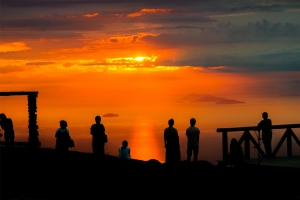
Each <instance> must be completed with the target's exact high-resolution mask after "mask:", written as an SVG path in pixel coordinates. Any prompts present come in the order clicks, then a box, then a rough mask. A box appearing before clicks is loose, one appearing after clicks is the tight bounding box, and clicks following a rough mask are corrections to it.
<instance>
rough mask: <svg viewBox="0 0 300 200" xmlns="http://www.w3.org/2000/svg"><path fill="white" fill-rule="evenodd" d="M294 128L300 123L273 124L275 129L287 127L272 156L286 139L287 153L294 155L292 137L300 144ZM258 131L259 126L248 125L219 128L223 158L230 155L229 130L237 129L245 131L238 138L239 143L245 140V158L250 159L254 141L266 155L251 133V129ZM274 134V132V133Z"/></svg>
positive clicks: (234, 130)
mask: <svg viewBox="0 0 300 200" xmlns="http://www.w3.org/2000/svg"><path fill="white" fill-rule="evenodd" d="M292 128H300V124H283V125H273V126H272V130H273V129H286V131H285V133H284V134H283V136H282V138H281V139H280V141H279V142H278V144H277V146H276V147H275V149H274V150H273V152H272V156H276V154H277V152H278V151H279V149H280V147H281V145H282V144H283V142H284V141H285V140H286V143H287V155H288V156H292V155H293V153H292V138H294V140H295V141H296V143H297V144H298V146H300V141H299V139H298V138H297V136H296V135H295V133H294V132H293V130H292ZM251 130H252V131H258V127H257V126H248V127H234V128H218V129H217V132H221V133H222V150H223V160H226V158H227V156H228V133H229V132H236V131H243V132H244V133H243V135H242V136H241V138H240V139H239V140H238V142H239V144H242V143H243V142H244V154H245V159H250V142H252V143H253V145H254V147H255V148H256V149H257V151H258V152H259V154H260V155H262V156H263V157H264V156H265V153H264V151H263V150H262V149H261V148H260V145H259V142H257V141H256V140H255V139H254V138H253V136H252V135H251V133H250V131H251ZM273 134H274V133H273Z"/></svg>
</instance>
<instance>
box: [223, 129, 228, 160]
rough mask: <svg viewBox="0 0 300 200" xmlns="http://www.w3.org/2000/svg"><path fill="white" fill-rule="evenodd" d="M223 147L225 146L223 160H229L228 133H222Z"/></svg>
mask: <svg viewBox="0 0 300 200" xmlns="http://www.w3.org/2000/svg"><path fill="white" fill-rule="evenodd" d="M222 146H223V160H226V159H227V156H228V138H227V131H223V132H222Z"/></svg>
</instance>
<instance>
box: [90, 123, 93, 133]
mask: <svg viewBox="0 0 300 200" xmlns="http://www.w3.org/2000/svg"><path fill="white" fill-rule="evenodd" d="M93 129H94V126H93V125H92V126H91V128H90V134H91V135H93V134H94V131H93Z"/></svg>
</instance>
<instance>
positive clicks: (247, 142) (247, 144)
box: [244, 130, 250, 159]
mask: <svg viewBox="0 0 300 200" xmlns="http://www.w3.org/2000/svg"><path fill="white" fill-rule="evenodd" d="M244 134H245V141H244V142H245V159H250V137H249V134H250V132H249V130H246V131H245V132H244Z"/></svg>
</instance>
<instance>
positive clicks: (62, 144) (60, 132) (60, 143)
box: [55, 120, 71, 152]
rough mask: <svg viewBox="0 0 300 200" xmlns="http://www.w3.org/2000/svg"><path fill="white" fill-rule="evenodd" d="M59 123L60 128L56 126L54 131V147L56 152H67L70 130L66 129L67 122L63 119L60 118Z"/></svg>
mask: <svg viewBox="0 0 300 200" xmlns="http://www.w3.org/2000/svg"><path fill="white" fill-rule="evenodd" d="M59 124H60V128H58V129H57V130H56V133H55V137H56V145H55V149H56V150H57V151H58V152H68V151H69V146H70V141H71V137H70V131H69V130H68V129H67V126H68V123H67V121H65V120H61V121H60V122H59Z"/></svg>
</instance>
